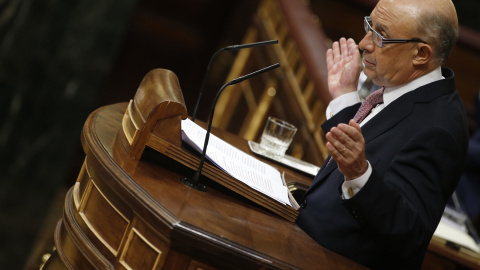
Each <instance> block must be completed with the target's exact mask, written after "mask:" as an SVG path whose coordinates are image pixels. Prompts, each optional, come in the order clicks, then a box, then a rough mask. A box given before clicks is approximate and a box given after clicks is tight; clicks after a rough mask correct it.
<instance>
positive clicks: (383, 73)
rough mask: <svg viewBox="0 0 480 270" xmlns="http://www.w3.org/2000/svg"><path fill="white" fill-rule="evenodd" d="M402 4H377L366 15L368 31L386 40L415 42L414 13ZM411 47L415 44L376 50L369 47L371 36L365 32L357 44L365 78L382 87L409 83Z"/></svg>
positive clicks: (387, 0)
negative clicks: (412, 40) (367, 15)
mask: <svg viewBox="0 0 480 270" xmlns="http://www.w3.org/2000/svg"><path fill="white" fill-rule="evenodd" d="M418 1H420V0H418ZM398 2H400V3H398ZM404 2H405V1H395V0H381V1H379V2H378V4H377V6H376V7H375V9H374V10H373V12H372V14H371V15H370V17H371V19H372V22H371V26H372V28H373V29H375V30H376V31H377V32H378V33H379V34H380V35H381V36H383V37H384V38H386V39H410V38H416V36H415V28H414V27H415V21H414V18H415V15H416V14H418V11H417V10H415V9H413V8H411V6H408V5H405V4H403V3H404ZM407 2H408V1H407ZM415 45H416V44H415V43H399V44H384V45H383V48H379V47H377V45H375V44H374V43H373V41H372V33H371V31H369V32H368V33H367V34H366V35H365V37H364V38H363V39H362V41H360V43H359V47H360V49H361V50H363V64H364V66H365V68H364V72H365V75H367V77H369V78H371V79H372V81H373V82H374V83H375V84H376V85H380V86H385V87H392V86H398V85H402V84H404V83H407V82H409V81H410V80H411V79H412V78H411V77H412V73H413V64H412V60H413V57H414V56H415V53H416V46H415Z"/></svg>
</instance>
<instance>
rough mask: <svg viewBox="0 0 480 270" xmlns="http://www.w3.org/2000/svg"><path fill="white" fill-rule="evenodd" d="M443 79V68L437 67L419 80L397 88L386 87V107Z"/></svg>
mask: <svg viewBox="0 0 480 270" xmlns="http://www.w3.org/2000/svg"><path fill="white" fill-rule="evenodd" d="M442 79H445V77H443V76H442V68H441V67H437V68H436V69H434V70H433V71H431V72H430V73H428V74H425V75H423V76H422V77H420V78H417V79H415V80H413V81H411V82H408V83H406V84H403V85H400V86H395V87H388V88H387V87H385V90H384V91H383V103H384V106H388V104H390V103H392V102H393V101H394V100H396V99H397V98H399V97H401V96H402V95H404V94H406V93H408V92H410V91H413V90H415V89H417V88H419V87H421V86H424V85H426V84H429V83H432V82H435V81H438V80H442Z"/></svg>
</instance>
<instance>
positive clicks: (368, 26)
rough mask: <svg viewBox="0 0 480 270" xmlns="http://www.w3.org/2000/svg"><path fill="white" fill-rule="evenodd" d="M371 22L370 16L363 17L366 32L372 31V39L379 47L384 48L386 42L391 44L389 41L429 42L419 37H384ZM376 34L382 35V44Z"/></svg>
mask: <svg viewBox="0 0 480 270" xmlns="http://www.w3.org/2000/svg"><path fill="white" fill-rule="evenodd" d="M370 22H372V18H371V17H370V16H365V17H364V18H363V28H364V29H365V33H366V34H368V32H370V31H371V32H372V41H373V43H375V45H377V47H379V48H383V45H384V44H389V43H408V42H422V43H425V44H427V42H425V41H423V40H421V39H419V38H412V39H388V38H384V37H383V36H382V35H380V34H379V33H378V32H377V31H375V29H373V28H372V25H371V24H370ZM375 35H377V36H378V37H380V40H381V42H382V43H381V44H377V42H376V41H375V37H374V36H375Z"/></svg>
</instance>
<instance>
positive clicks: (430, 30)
mask: <svg viewBox="0 0 480 270" xmlns="http://www.w3.org/2000/svg"><path fill="white" fill-rule="evenodd" d="M417 31H418V34H419V35H420V36H419V38H421V39H422V40H424V41H425V42H427V43H428V44H430V45H431V46H432V47H433V50H434V61H435V62H436V63H437V64H438V65H443V64H445V62H446V61H447V59H448V57H449V55H450V52H451V51H452V49H453V47H454V46H455V43H456V42H457V39H458V23H457V22H456V21H455V20H452V19H451V18H449V17H447V16H446V15H445V14H443V13H441V12H435V11H432V10H428V11H424V12H422V15H421V16H420V18H419V20H418V21H417Z"/></svg>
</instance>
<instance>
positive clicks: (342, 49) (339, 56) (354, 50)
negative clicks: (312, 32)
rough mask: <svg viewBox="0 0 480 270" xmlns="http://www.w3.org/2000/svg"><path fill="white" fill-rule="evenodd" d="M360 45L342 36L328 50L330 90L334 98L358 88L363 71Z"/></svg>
mask: <svg viewBox="0 0 480 270" xmlns="http://www.w3.org/2000/svg"><path fill="white" fill-rule="evenodd" d="M361 67H362V66H361V57H360V52H359V50H358V45H357V44H356V43H355V41H354V40H353V39H351V38H350V39H348V40H346V39H345V38H341V39H340V41H335V42H334V43H333V45H332V48H331V49H328V50H327V69H328V90H329V92H330V95H331V96H332V98H336V97H338V96H340V95H343V94H346V93H349V92H353V91H356V90H357V85H358V77H359V76H360V71H361Z"/></svg>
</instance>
